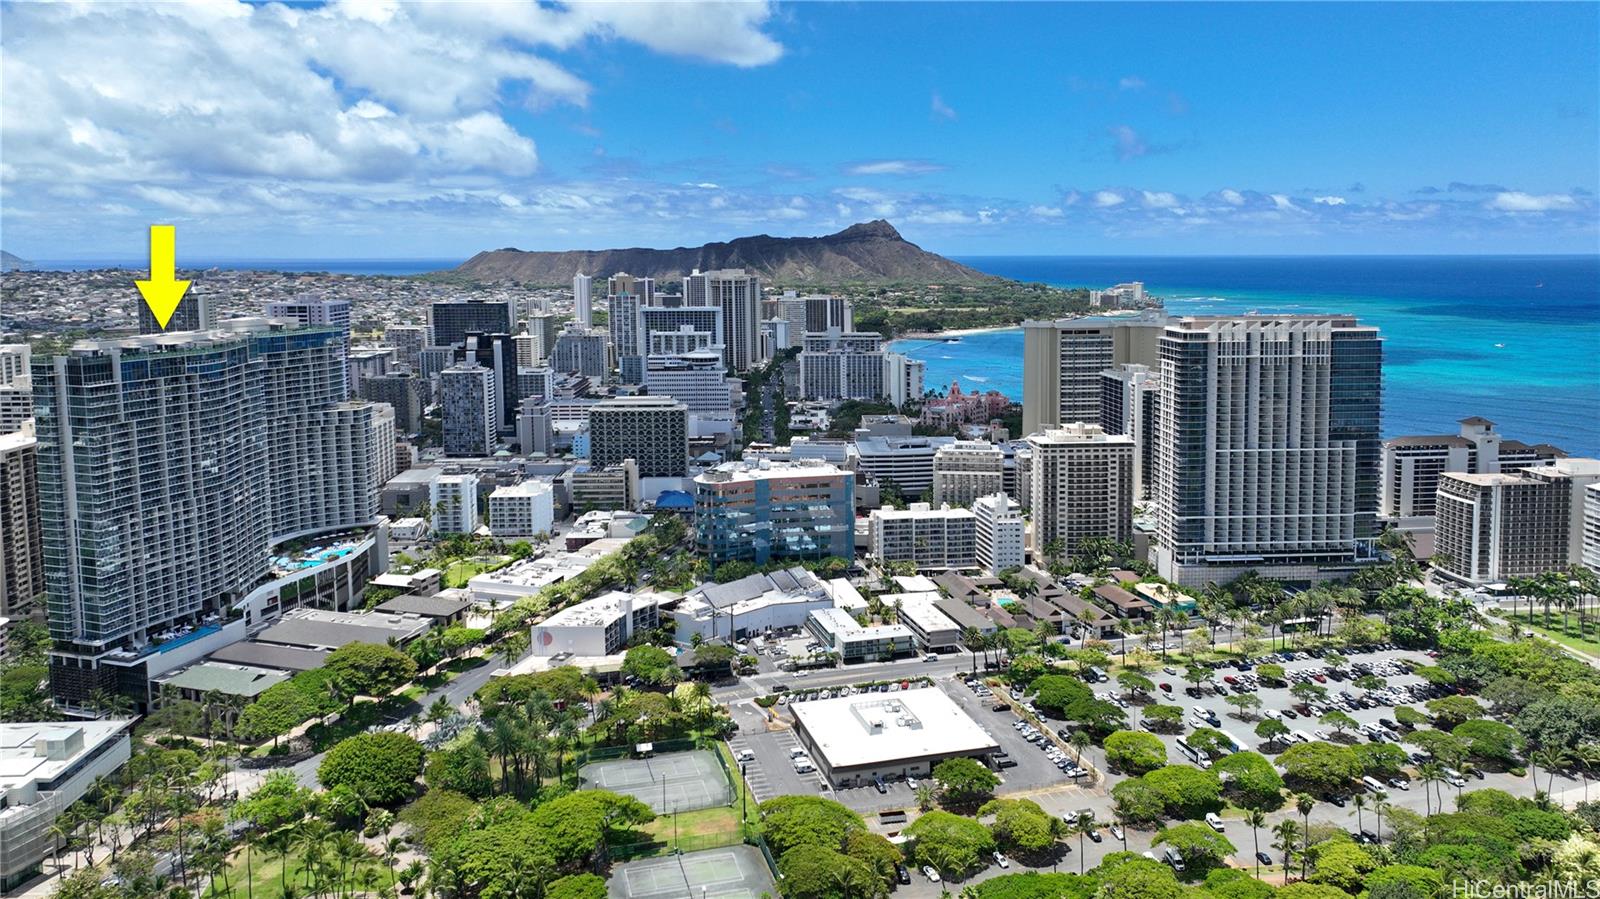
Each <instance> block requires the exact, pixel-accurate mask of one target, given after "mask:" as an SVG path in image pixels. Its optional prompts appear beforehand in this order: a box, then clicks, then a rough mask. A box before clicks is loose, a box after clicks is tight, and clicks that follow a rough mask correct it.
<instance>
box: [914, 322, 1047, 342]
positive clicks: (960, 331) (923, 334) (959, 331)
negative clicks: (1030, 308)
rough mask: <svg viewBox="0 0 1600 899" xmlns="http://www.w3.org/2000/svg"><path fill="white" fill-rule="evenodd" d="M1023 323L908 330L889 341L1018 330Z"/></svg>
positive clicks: (967, 335)
mask: <svg viewBox="0 0 1600 899" xmlns="http://www.w3.org/2000/svg"><path fill="white" fill-rule="evenodd" d="M1021 327H1022V323H1021V322H1018V323H1017V324H1014V325H997V326H995V327H993V328H952V329H951V330H949V331H907V332H906V333H904V334H900V335H897V336H895V337H894V338H893V339H891V340H890V341H889V342H890V343H893V342H894V341H896V340H942V339H944V338H946V337H971V336H972V335H974V334H989V333H992V332H994V331H1016V330H1019V329H1021Z"/></svg>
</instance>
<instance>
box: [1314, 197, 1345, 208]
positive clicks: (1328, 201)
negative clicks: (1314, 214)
mask: <svg viewBox="0 0 1600 899" xmlns="http://www.w3.org/2000/svg"><path fill="white" fill-rule="evenodd" d="M1311 202H1313V203H1319V204H1321V205H1323V206H1343V205H1344V204H1345V198H1344V197H1313V198H1312V199H1311Z"/></svg>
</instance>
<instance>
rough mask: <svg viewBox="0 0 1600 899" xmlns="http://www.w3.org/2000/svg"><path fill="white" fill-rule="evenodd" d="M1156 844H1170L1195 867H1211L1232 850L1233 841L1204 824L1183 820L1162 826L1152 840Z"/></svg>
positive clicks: (1185, 860)
mask: <svg viewBox="0 0 1600 899" xmlns="http://www.w3.org/2000/svg"><path fill="white" fill-rule="evenodd" d="M1153 842H1154V844H1155V845H1157V846H1171V847H1172V848H1173V849H1176V850H1178V854H1179V855H1181V856H1183V860H1184V862H1186V863H1187V864H1190V865H1194V866H1195V867H1197V868H1213V867H1216V866H1217V865H1220V864H1222V860H1223V859H1224V858H1226V857H1228V856H1229V855H1232V854H1233V853H1234V852H1237V851H1238V850H1236V849H1235V848H1234V847H1233V843H1231V842H1229V841H1228V838H1227V837H1225V836H1223V835H1222V834H1220V833H1217V832H1216V831H1214V830H1212V829H1211V828H1210V827H1209V826H1207V825H1205V824H1198V823H1195V822H1193V821H1185V822H1183V823H1181V824H1174V825H1172V826H1170V827H1164V828H1162V829H1161V830H1160V831H1159V832H1158V833H1157V834H1156V838H1155V840H1154V841H1153Z"/></svg>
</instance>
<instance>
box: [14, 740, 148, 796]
mask: <svg viewBox="0 0 1600 899" xmlns="http://www.w3.org/2000/svg"><path fill="white" fill-rule="evenodd" d="M131 723H132V722H130V721H44V722H20V723H15V724H0V796H4V795H6V794H7V793H9V792H10V791H11V790H14V789H16V788H17V787H21V786H24V785H27V784H40V785H43V784H46V783H49V782H50V781H51V780H54V779H55V778H56V777H58V776H59V775H61V774H62V773H63V772H65V771H66V770H67V769H68V768H70V767H72V765H73V764H74V763H76V762H77V761H78V760H80V759H82V758H83V757H84V755H86V754H87V753H89V752H92V751H93V750H94V749H95V748H96V747H98V746H100V745H101V744H102V743H105V742H106V741H108V740H114V739H116V738H117V737H118V736H119V735H121V734H122V732H123V731H125V730H126V729H127V728H128V726H129V725H130V724H131Z"/></svg>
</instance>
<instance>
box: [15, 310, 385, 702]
mask: <svg viewBox="0 0 1600 899" xmlns="http://www.w3.org/2000/svg"><path fill="white" fill-rule="evenodd" d="M33 381H34V384H35V387H36V394H35V397H34V403H35V407H34V410H35V421H36V425H37V430H38V441H39V443H38V460H39V463H38V464H39V502H40V512H41V521H42V523H43V535H44V559H45V581H46V588H47V599H46V608H47V612H48V617H49V621H50V630H51V636H52V637H53V638H54V639H55V640H56V653H55V655H54V656H53V657H52V663H53V667H52V674H51V677H52V682H53V686H54V688H55V691H56V695H57V698H58V700H60V701H64V702H67V703H69V704H70V703H81V702H82V701H83V700H86V699H87V697H88V696H89V695H90V694H91V693H92V692H93V690H95V689H116V683H115V673H114V672H106V671H105V669H103V668H101V667H100V665H99V659H100V657H101V655H103V654H105V653H106V652H108V651H111V650H118V649H121V648H124V647H129V646H133V647H140V646H144V645H145V644H146V643H147V641H148V640H149V639H150V638H151V637H153V636H156V635H158V634H159V633H161V632H163V631H170V630H171V629H172V628H173V626H174V625H182V624H186V623H187V624H194V623H197V622H198V621H200V620H201V619H202V618H203V617H204V616H208V615H209V616H216V615H219V614H221V613H223V612H225V611H226V610H227V609H228V608H229V607H230V606H231V605H232V604H233V603H234V602H236V601H238V600H241V599H242V598H243V597H244V596H245V595H246V594H248V593H250V592H251V590H252V589H253V588H254V587H255V586H256V585H257V584H258V583H260V582H261V581H263V580H264V579H266V578H267V575H268V574H269V573H270V572H271V558H270V553H269V549H270V547H271V546H272V545H274V544H275V543H278V542H280V541H283V540H286V539H289V538H291V537H294V536H297V535H307V534H312V533H316V532H318V531H324V530H326V531H333V530H338V529H346V528H352V527H361V526H368V525H370V524H372V523H373V521H374V520H375V516H376V503H375V495H374V493H373V491H372V489H371V488H372V484H373V478H374V475H373V472H372V468H371V466H372V462H373V459H372V445H371V435H372V422H371V418H370V416H371V414H372V409H373V407H371V406H370V405H368V404H356V403H348V402H346V401H345V400H344V396H345V367H344V335H343V333H342V332H340V331H338V330H337V329H332V328H312V329H294V328H290V327H289V326H288V324H287V323H285V322H271V321H266V320H263V319H230V320H228V321H227V322H225V323H224V324H223V326H222V327H221V328H219V329H217V330H213V331H210V332H188V333H182V334H164V335H150V336H143V337H130V338H122V339H117V340H105V341H81V342H79V343H78V344H76V345H74V346H73V348H72V349H71V351H70V352H69V353H68V354H66V355H60V356H55V357H52V358H47V359H36V360H35V361H34V364H33ZM68 409H70V410H72V414H71V416H70V417H68V416H66V415H65V414H64V411H65V410H68ZM112 472H126V473H133V472H136V473H137V474H138V477H131V476H130V477H113V476H112V475H111V473H112ZM108 678H109V680H108Z"/></svg>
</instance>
